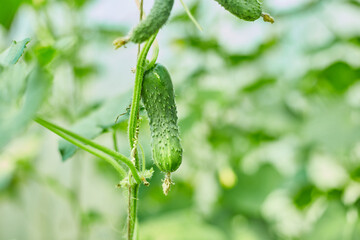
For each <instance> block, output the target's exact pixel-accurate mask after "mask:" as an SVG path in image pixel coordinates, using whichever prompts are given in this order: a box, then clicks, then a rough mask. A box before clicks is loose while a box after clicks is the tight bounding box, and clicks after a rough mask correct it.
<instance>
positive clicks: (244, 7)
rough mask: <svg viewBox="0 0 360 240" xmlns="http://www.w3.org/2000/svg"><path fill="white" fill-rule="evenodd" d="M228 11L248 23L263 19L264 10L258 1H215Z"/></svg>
mask: <svg viewBox="0 0 360 240" xmlns="http://www.w3.org/2000/svg"><path fill="white" fill-rule="evenodd" d="M215 1H217V2H218V3H219V4H220V5H221V6H223V7H224V8H225V9H226V10H228V11H229V12H231V13H232V14H234V15H235V16H237V17H238V18H241V19H243V20H246V21H255V20H256V19H258V18H259V17H261V13H262V9H261V4H260V3H259V2H258V0H215Z"/></svg>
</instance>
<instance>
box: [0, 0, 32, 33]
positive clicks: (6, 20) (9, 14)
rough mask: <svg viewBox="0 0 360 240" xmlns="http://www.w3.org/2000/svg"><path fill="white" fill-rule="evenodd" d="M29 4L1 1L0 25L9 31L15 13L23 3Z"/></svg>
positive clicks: (16, 1)
mask: <svg viewBox="0 0 360 240" xmlns="http://www.w3.org/2000/svg"><path fill="white" fill-rule="evenodd" d="M27 2H29V1H28V0H10V1H8V0H1V1H0V6H1V7H0V24H1V25H3V26H4V27H5V29H7V30H9V29H10V26H11V23H12V22H13V19H14V17H15V14H16V12H17V11H18V9H19V7H20V6H21V4H23V3H27Z"/></svg>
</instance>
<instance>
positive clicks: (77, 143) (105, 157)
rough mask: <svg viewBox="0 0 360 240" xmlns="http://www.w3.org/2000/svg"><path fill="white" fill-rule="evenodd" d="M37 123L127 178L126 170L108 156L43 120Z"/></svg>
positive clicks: (37, 120) (36, 120)
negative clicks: (101, 160) (99, 159)
mask: <svg viewBox="0 0 360 240" xmlns="http://www.w3.org/2000/svg"><path fill="white" fill-rule="evenodd" d="M35 122H37V123H39V124H40V125H42V126H43V127H45V128H47V129H49V130H50V131H52V132H53V133H55V134H56V135H58V136H60V137H62V138H63V139H65V140H66V141H68V142H70V143H72V144H74V145H75V146H77V147H79V148H81V149H83V150H85V151H87V152H89V153H91V154H93V155H94V156H96V157H98V158H101V159H103V160H105V161H107V162H108V163H109V164H111V165H112V166H113V167H114V168H115V169H116V171H117V172H118V173H119V174H120V175H121V177H122V178H124V177H126V171H125V170H124V168H123V167H122V166H121V165H120V164H119V163H118V162H117V161H115V160H114V159H112V158H110V157H108V156H106V155H105V154H102V153H100V152H98V151H96V150H94V149H93V148H91V147H88V146H86V145H84V144H83V143H81V142H79V141H78V140H76V139H74V138H72V137H71V136H67V135H66V134H65V133H63V132H61V131H60V130H58V129H56V128H54V127H52V126H51V125H48V124H47V123H46V122H43V121H42V120H41V119H39V118H36V119H35Z"/></svg>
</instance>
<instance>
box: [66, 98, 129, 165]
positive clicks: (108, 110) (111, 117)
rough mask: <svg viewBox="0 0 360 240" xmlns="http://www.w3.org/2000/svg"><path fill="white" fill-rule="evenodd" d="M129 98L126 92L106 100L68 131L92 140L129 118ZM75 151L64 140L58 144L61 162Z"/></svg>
mask: <svg viewBox="0 0 360 240" xmlns="http://www.w3.org/2000/svg"><path fill="white" fill-rule="evenodd" d="M131 96H132V92H127V93H125V94H123V95H120V96H118V97H116V98H114V99H109V100H107V101H106V102H105V103H104V104H103V105H102V106H101V107H100V108H98V109H97V110H96V111H95V112H93V113H91V114H90V115H88V116H87V117H85V118H83V119H81V120H80V121H79V122H77V123H76V124H75V125H74V126H73V127H71V128H70V130H71V131H73V132H75V133H77V134H79V135H81V136H83V137H85V138H88V139H94V138H95V137H97V136H99V135H100V134H101V133H103V132H104V131H105V130H106V129H108V128H111V127H113V126H114V125H115V124H118V123H121V122H124V121H126V120H127V119H128V118H129V113H128V112H127V108H128V106H129V104H130V103H131ZM117 117H118V118H117ZM116 120H117V121H116ZM115 121H116V122H115ZM77 149H78V148H77V147H76V146H74V145H73V144H71V143H69V142H67V141H65V140H60V142H59V151H60V153H61V156H62V159H63V161H65V160H66V159H68V158H70V157H71V156H72V155H74V154H75V152H76V150H77Z"/></svg>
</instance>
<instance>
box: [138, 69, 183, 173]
mask: <svg viewBox="0 0 360 240" xmlns="http://www.w3.org/2000/svg"><path fill="white" fill-rule="evenodd" d="M141 97H142V101H143V103H144V105H145V109H146V111H147V114H148V117H149V119H150V130H151V138H152V141H151V146H152V156H153V159H154V161H155V164H156V165H157V167H158V168H159V169H160V170H161V171H163V172H165V173H168V174H169V173H170V172H174V171H175V170H176V169H178V168H179V166H180V164H181V161H182V152H183V151H182V147H181V144H180V137H179V128H178V125H177V115H176V105H175V99H174V89H173V85H172V82H171V78H170V74H169V72H168V71H167V70H166V68H165V67H164V66H162V65H160V64H155V66H154V68H152V69H150V70H149V71H147V72H146V73H145V75H144V80H143V85H142V91H141Z"/></svg>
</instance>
